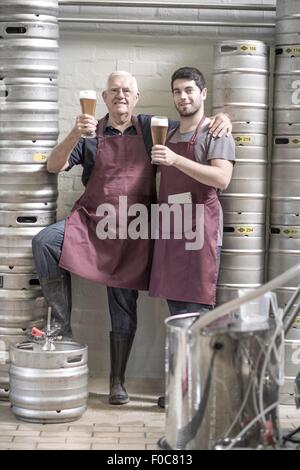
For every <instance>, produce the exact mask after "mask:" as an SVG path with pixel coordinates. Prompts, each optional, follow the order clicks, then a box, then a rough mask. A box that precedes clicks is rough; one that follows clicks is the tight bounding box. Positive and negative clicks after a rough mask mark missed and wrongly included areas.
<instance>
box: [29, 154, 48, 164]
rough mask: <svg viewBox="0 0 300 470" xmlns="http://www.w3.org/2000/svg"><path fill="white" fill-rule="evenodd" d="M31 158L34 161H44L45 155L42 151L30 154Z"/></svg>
mask: <svg viewBox="0 0 300 470" xmlns="http://www.w3.org/2000/svg"><path fill="white" fill-rule="evenodd" d="M32 160H33V161H34V162H45V161H46V160H47V157H46V155H45V154H43V153H35V154H34V155H33V156H32Z"/></svg>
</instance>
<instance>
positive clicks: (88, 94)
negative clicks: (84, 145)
mask: <svg viewBox="0 0 300 470" xmlns="http://www.w3.org/2000/svg"><path fill="white" fill-rule="evenodd" d="M79 99H80V106H81V112H82V114H90V115H91V116H95V112H96V103H97V95H96V92H95V90H81V91H80V92H79ZM82 137H84V138H85V139H86V138H91V137H96V133H95V132H92V133H88V134H83V135H82Z"/></svg>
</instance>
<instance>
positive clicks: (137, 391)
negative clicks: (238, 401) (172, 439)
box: [0, 379, 300, 450]
mask: <svg viewBox="0 0 300 470" xmlns="http://www.w3.org/2000/svg"><path fill="white" fill-rule="evenodd" d="M107 387H108V386H107V379H96V380H95V379H91V381H90V386H89V389H90V396H89V401H88V409H87V411H86V412H85V413H84V415H83V416H82V417H81V418H80V419H79V420H77V421H73V422H71V423H63V424H44V425H43V424H35V423H26V422H24V421H20V420H17V419H16V418H15V417H14V415H13V414H12V412H11V410H10V406H9V403H8V402H5V401H2V402H1V401H0V449H1V450H5V449H12V450H17V449H24V450H27V449H51V450H54V449H57V450H59V449H66V450H67V449H78V450H80V449H82V450H92V449H105V450H131V449H135V450H145V449H149V450H153V449H157V446H156V443H157V441H158V439H159V438H160V437H161V436H163V434H164V421H165V415H164V412H163V411H162V410H160V409H159V408H158V407H157V405H156V403H157V396H158V395H159V393H160V391H161V385H160V382H159V381H155V380H128V385H127V389H128V391H129V392H130V397H131V401H130V403H129V404H127V405H123V406H110V405H109V404H108V402H107V395H106V394H107ZM280 422H281V426H282V428H283V430H284V432H286V431H287V430H291V429H293V428H294V429H295V428H296V427H298V426H300V410H296V407H295V406H294V405H284V406H281V407H280Z"/></svg>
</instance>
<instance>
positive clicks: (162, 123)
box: [151, 116, 169, 127]
mask: <svg viewBox="0 0 300 470" xmlns="http://www.w3.org/2000/svg"><path fill="white" fill-rule="evenodd" d="M168 125H169V121H168V118H167V117H166V116H152V118H151V126H159V127H168Z"/></svg>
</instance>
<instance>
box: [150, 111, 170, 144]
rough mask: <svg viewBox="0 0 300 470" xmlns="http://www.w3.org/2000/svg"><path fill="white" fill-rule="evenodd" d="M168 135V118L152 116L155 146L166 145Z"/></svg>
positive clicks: (152, 132) (152, 133)
mask: <svg viewBox="0 0 300 470" xmlns="http://www.w3.org/2000/svg"><path fill="white" fill-rule="evenodd" d="M167 133H168V118H167V117H165V116H152V118H151V135H152V141H153V145H165V144H166V138H167Z"/></svg>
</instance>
